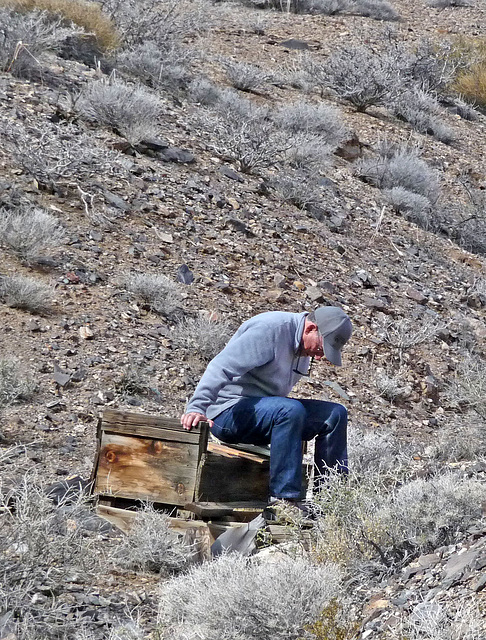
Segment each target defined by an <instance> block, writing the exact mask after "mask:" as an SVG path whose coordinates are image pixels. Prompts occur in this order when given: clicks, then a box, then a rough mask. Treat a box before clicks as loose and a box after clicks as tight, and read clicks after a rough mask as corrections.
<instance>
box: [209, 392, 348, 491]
mask: <svg viewBox="0 0 486 640" xmlns="http://www.w3.org/2000/svg"><path fill="white" fill-rule="evenodd" d="M347 416H348V414H347V411H346V408H345V407H343V405H341V404H336V403H335V402H324V401H322V400H296V399H294V398H281V397H276V396H270V397H266V398H242V399H241V400H240V401H239V402H237V403H236V404H235V405H233V406H232V407H230V408H229V409H226V410H225V411H223V412H222V413H220V414H219V415H218V416H216V418H214V425H213V428H212V429H211V431H212V433H213V434H214V435H215V436H216V437H217V438H218V439H219V440H222V441H223V442H226V443H228V444H238V443H240V444H255V445H266V444H270V445H271V448H270V486H269V489H270V495H271V496H275V497H277V498H286V499H293V500H298V499H300V497H301V491H302V441H303V440H312V438H314V437H316V436H317V437H316V444H315V454H314V462H315V465H316V468H317V474H318V475H324V474H325V473H326V469H327V468H328V467H331V468H336V469H338V470H339V471H341V472H343V473H346V472H347V467H348V454H347Z"/></svg>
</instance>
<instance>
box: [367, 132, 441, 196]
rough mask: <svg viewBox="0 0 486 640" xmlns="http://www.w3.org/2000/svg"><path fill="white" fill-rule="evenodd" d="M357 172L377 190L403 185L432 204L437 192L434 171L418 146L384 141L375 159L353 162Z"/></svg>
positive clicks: (437, 184) (436, 178)
mask: <svg viewBox="0 0 486 640" xmlns="http://www.w3.org/2000/svg"><path fill="white" fill-rule="evenodd" d="M356 170H357V173H358V175H359V176H360V177H361V178H362V179H363V180H365V181H366V182H369V183H370V184H372V185H374V186H375V187H379V188H380V189H393V188H394V187H402V188H403V189H406V190H407V191H410V192H412V193H417V194H419V195H421V196H423V197H425V198H427V199H428V200H429V202H431V203H434V202H435V201H436V200H437V198H438V195H439V181H438V176H437V172H436V171H434V170H433V169H431V168H430V167H429V166H428V164H427V163H426V162H425V161H424V160H422V158H421V157H420V154H419V151H418V149H416V148H414V147H409V146H406V145H399V146H394V145H390V144H388V143H386V142H385V143H383V144H381V145H380V146H379V148H378V154H377V156H376V157H374V158H365V159H363V160H360V161H358V162H357V164H356Z"/></svg>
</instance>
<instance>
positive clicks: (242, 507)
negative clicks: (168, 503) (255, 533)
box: [184, 500, 267, 522]
mask: <svg viewBox="0 0 486 640" xmlns="http://www.w3.org/2000/svg"><path fill="white" fill-rule="evenodd" d="M266 505H267V502H266V500H265V501H255V500H253V501H245V502H190V503H187V504H186V505H184V509H185V510H186V511H191V512H192V513H194V514H195V515H197V516H198V517H200V518H202V519H206V520H219V519H220V518H224V517H228V516H231V517H232V518H233V519H234V520H239V521H240V522H249V521H250V520H253V518H255V517H256V516H257V515H259V514H260V513H261V512H262V511H263V509H265V507H266Z"/></svg>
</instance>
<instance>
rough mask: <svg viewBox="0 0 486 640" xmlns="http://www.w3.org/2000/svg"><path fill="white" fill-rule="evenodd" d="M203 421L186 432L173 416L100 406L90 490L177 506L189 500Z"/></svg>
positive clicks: (200, 450) (203, 434)
mask: <svg viewBox="0 0 486 640" xmlns="http://www.w3.org/2000/svg"><path fill="white" fill-rule="evenodd" d="M208 427H209V425H208V423H207V422H204V423H199V425H198V428H197V429H195V430H193V431H186V430H184V429H183V428H182V426H181V424H180V423H179V422H178V421H177V420H172V419H169V418H162V417H159V416H148V415H144V414H140V413H131V412H128V411H115V410H108V411H105V412H104V414H103V416H102V418H101V420H100V423H99V425H98V454H97V458H96V461H95V466H94V469H93V480H94V483H93V484H94V486H93V492H94V493H95V494H101V495H107V496H113V497H115V498H128V499H132V500H141V501H150V502H157V503H163V504H168V505H178V506H182V505H184V504H185V503H186V502H190V501H192V500H193V499H194V497H195V494H196V491H197V482H198V479H199V475H200V474H199V473H198V471H199V464H200V462H201V458H202V457H203V454H204V452H205V450H206V446H207V436H208Z"/></svg>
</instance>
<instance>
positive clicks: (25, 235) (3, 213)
mask: <svg viewBox="0 0 486 640" xmlns="http://www.w3.org/2000/svg"><path fill="white" fill-rule="evenodd" d="M64 235H65V232H64V229H63V228H62V227H61V225H60V223H59V220H58V219H57V218H56V217H55V216H53V215H51V214H50V213H47V211H43V210H42V209H37V208H35V207H20V208H19V209H16V210H12V211H10V210H7V209H3V208H0V243H1V244H3V245H4V246H6V247H8V248H9V249H10V250H11V251H13V253H15V255H17V256H18V257H19V258H22V259H23V260H31V259H33V258H36V257H39V256H40V255H42V253H43V252H44V251H45V250H46V249H51V248H54V247H57V246H58V245H59V243H60V242H61V241H62V240H63V238H64Z"/></svg>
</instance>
